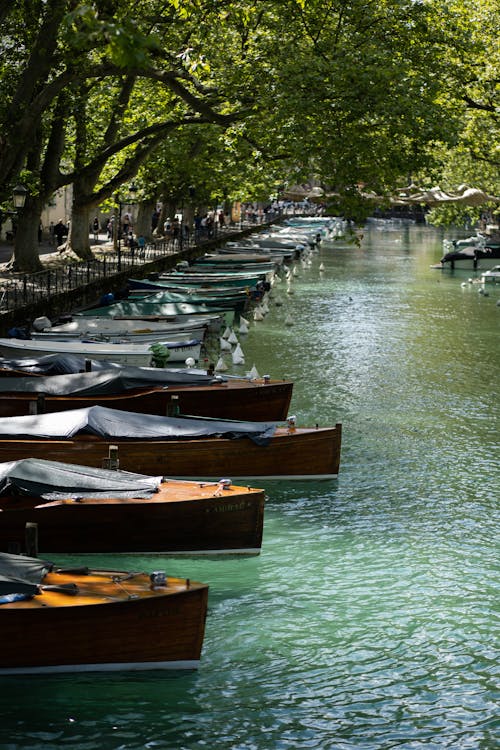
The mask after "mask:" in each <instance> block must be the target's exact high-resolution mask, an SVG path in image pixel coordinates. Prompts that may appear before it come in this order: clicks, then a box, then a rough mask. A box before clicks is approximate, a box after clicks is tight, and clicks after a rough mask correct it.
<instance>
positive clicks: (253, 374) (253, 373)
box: [247, 365, 260, 380]
mask: <svg viewBox="0 0 500 750" xmlns="http://www.w3.org/2000/svg"><path fill="white" fill-rule="evenodd" d="M247 378H250V380H257V378H260V375H259V373H258V371H257V368H256V367H255V365H252V369H251V370H250V372H247Z"/></svg>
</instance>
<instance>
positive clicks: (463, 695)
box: [0, 224, 500, 750]
mask: <svg viewBox="0 0 500 750" xmlns="http://www.w3.org/2000/svg"><path fill="white" fill-rule="evenodd" d="M441 240H442V236H441V235H440V234H439V233H438V232H437V231H434V230H431V229H429V228H426V227H417V226H408V225H397V224H396V225H390V224H373V225H372V226H371V228H370V229H367V230H366V231H365V233H364V237H363V241H362V245H361V247H359V248H357V247H355V246H348V245H345V244H341V243H338V244H332V243H323V246H322V248H321V251H320V252H319V254H316V255H314V256H313V258H312V262H311V264H309V265H307V266H306V267H302V266H300V265H299V270H298V273H299V274H300V275H299V276H298V277H296V278H295V279H294V281H293V283H292V285H291V291H292V292H293V293H292V294H288V293H287V291H286V288H287V287H286V284H285V283H282V284H278V285H276V286H275V287H274V289H273V300H272V301H271V305H270V308H271V309H270V312H269V314H268V316H267V317H266V319H265V320H264V321H263V322H260V323H253V322H252V323H251V327H250V332H249V333H248V334H247V335H246V336H245V337H243V336H242V337H241V338H240V341H241V346H242V348H243V351H244V353H245V357H246V364H245V366H244V367H240V368H239V370H240V371H241V372H243V371H245V370H249V369H250V367H251V366H252V365H253V364H255V365H256V367H257V369H258V371H259V372H260V374H265V373H269V374H270V375H271V376H272V377H280V378H291V379H293V380H294V383H295V386H294V397H293V402H292V413H294V414H295V415H296V416H297V422H298V424H308V425H311V424H315V423H318V424H321V425H327V424H332V423H335V422H342V424H343V447H342V461H341V470H340V475H339V478H338V480H335V481H330V482H311V483H307V482H302V483H299V484H293V483H290V482H288V483H285V482H281V483H280V482H276V483H269V485H268V486H267V487H266V489H267V491H268V501H267V504H266V514H265V531H264V543H263V549H262V553H261V554H260V555H259V556H257V557H246V558H236V557H229V558H212V559H205V558H193V559H185V558H167V559H165V558H161V557H159V556H158V557H156V556H155V557H152V558H137V557H127V556H113V558H112V559H109V558H107V557H105V556H99V557H97V556H96V557H95V558H89V560H88V562H90V564H95V565H102V566H105V567H113V566H117V567H119V568H122V569H135V570H137V569H141V570H146V571H150V570H153V569H164V570H166V571H167V572H168V573H170V574H172V575H177V574H178V575H181V576H186V577H190V578H192V579H198V580H202V581H205V582H207V583H209V584H210V602H209V615H208V619H207V630H206V638H205V644H204V649H203V656H202V662H201V666H200V669H199V670H198V671H197V672H193V673H188V674H179V673H175V674H172V673H164V672H163V673H155V672H149V673H134V674H126V673H123V674H121V673H118V674H113V675H105V674H93V675H89V674H87V675H83V676H82V675H64V676H56V677H50V678H47V677H14V678H12V677H9V678H1V679H0V688H1V695H2V700H1V702H0V712H1V719H2V721H1V725H0V727H1V728H0V748H2V750H4V749H5V750H8V749H10V748H18V747H23V748H33V749H35V748H36V749H38V748H42V747H43V748H52V747H53V748H63V747H66V748H78V749H79V750H94V748H95V749H97V748H106V749H108V748H116V750H118V749H121V748H127V749H128V750H132V749H133V750H136V749H138V748H155V749H156V748H158V749H160V748H161V749H162V750H163V749H166V748H168V749H172V750H174V749H175V750H192V749H194V748H200V749H201V748H207V749H208V748H209V749H210V750H292V749H295V748H301V749H302V748H317V749H318V750H319V749H321V750H327V749H328V750H351V749H352V748H364V749H365V750H387V749H389V748H398V749H401V748H404V749H405V750H420V748H425V750H434V749H436V750H437V749H441V748H452V749H453V750H455V749H456V748H460V749H461V750H462V749H463V750H465V749H466V748H467V749H469V748H470V749H472V750H493V748H496V747H498V744H499V732H498V725H497V724H496V723H495V721H496V717H497V716H498V527H499V514H498V498H499V496H500V482H499V474H500V472H499V460H498V439H499V429H498V427H499V410H500V400H499V393H498V375H499V371H500V368H499V365H500V346H499V325H500V306H498V305H497V300H498V299H499V298H500V287H497V290H495V289H494V287H493V288H492V289H491V290H490V294H489V296H483V295H480V294H478V287H477V285H474V284H470V283H468V278H469V277H470V275H471V272H461V271H456V272H453V273H452V272H450V271H436V270H431V268H430V266H431V264H433V263H435V262H436V261H437V260H439V258H440V256H441ZM320 264H323V266H324V271H320ZM276 302H278V304H276ZM280 303H281V304H280ZM290 323H291V324H290ZM67 559H70V558H64V560H67ZM117 637H118V634H117ZM40 647H41V648H43V643H41V644H40ZM1 648H8V644H5V643H4V644H2V645H1Z"/></svg>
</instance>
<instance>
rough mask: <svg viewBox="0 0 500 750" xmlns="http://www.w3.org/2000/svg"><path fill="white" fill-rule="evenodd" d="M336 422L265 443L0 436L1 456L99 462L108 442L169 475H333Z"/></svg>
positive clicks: (127, 462) (136, 464) (137, 464)
mask: <svg viewBox="0 0 500 750" xmlns="http://www.w3.org/2000/svg"><path fill="white" fill-rule="evenodd" d="M341 431H342V428H341V425H340V424H338V425H336V426H335V427H320V428H316V429H314V428H297V429H296V430H294V431H292V432H289V431H288V430H287V429H285V428H278V429H277V431H276V433H275V435H274V436H273V438H272V439H271V441H270V443H269V445H267V446H266V447H261V446H258V445H255V443H253V442H252V441H251V440H250V439H248V438H240V439H235V440H231V439H226V438H207V439H204V440H167V441H164V440H161V441H158V440H137V441H136V440H117V439H115V440H112V441H111V440H102V439H98V438H95V437H93V436H91V435H82V436H79V437H76V438H74V439H72V440H42V439H40V440H37V439H31V440H1V441H0V454H1V456H2V460H3V461H13V460H17V459H20V458H31V457H33V458H50V459H51V460H53V461H63V462H68V463H76V464H82V465H85V466H95V467H99V468H100V467H102V465H103V460H104V459H105V458H106V457H107V456H108V452H109V447H110V446H111V445H116V446H118V454H119V459H120V469H124V470H125V471H133V472H137V473H139V474H149V475H152V476H159V475H163V476H170V477H186V478H187V477H193V478H213V479H215V480H218V479H220V478H221V477H229V478H231V479H233V480H234V479H238V478H247V477H252V478H268V479H269V478H286V477H290V478H295V479H298V478H304V479H313V478H316V479H323V478H331V477H335V476H337V474H338V471H339V466H340V446H341Z"/></svg>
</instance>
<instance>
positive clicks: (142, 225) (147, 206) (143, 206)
mask: <svg viewBox="0 0 500 750" xmlns="http://www.w3.org/2000/svg"><path fill="white" fill-rule="evenodd" d="M155 206H156V202H153V201H149V202H146V203H139V205H138V207H137V220H136V222H135V227H134V229H135V234H136V235H137V237H139V235H141V234H142V236H143V237H145V238H146V239H148V240H149V239H151V216H152V214H153V211H154V209H155Z"/></svg>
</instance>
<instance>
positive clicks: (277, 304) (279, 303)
mask: <svg viewBox="0 0 500 750" xmlns="http://www.w3.org/2000/svg"><path fill="white" fill-rule="evenodd" d="M274 304H275V305H276V307H281V305H282V304H283V300H282V299H281V297H276V299H275V300H274Z"/></svg>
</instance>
